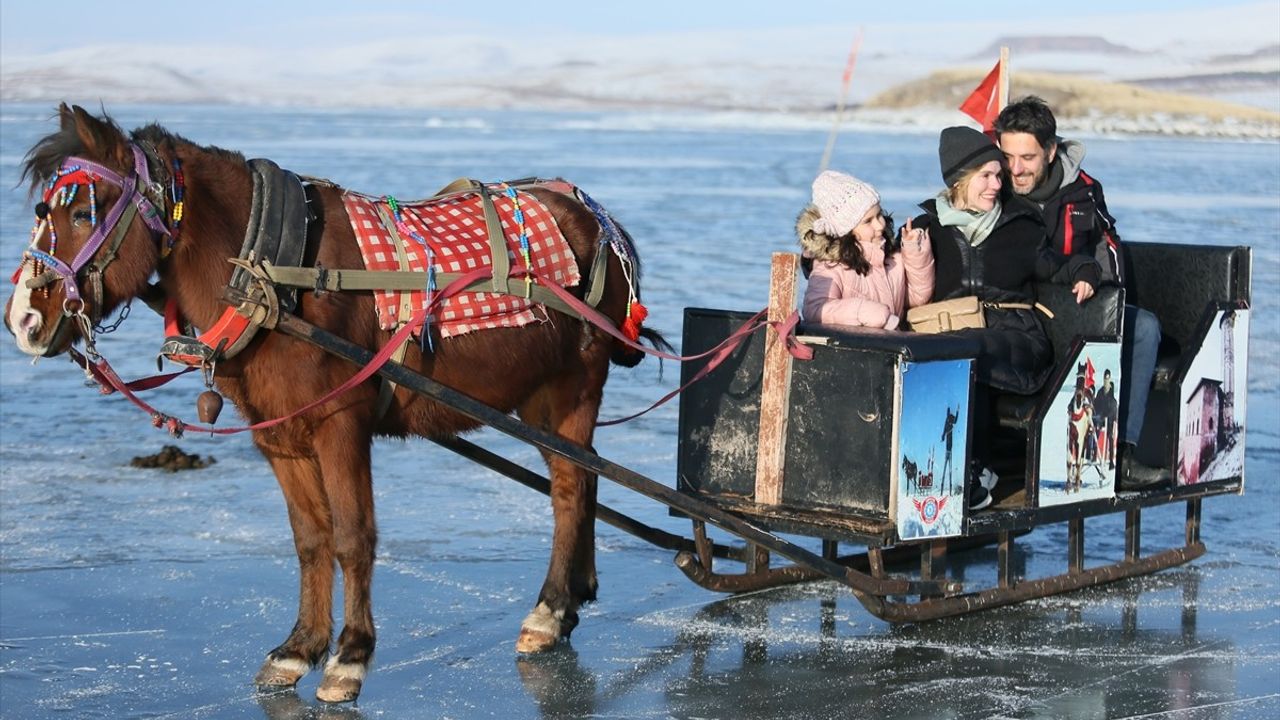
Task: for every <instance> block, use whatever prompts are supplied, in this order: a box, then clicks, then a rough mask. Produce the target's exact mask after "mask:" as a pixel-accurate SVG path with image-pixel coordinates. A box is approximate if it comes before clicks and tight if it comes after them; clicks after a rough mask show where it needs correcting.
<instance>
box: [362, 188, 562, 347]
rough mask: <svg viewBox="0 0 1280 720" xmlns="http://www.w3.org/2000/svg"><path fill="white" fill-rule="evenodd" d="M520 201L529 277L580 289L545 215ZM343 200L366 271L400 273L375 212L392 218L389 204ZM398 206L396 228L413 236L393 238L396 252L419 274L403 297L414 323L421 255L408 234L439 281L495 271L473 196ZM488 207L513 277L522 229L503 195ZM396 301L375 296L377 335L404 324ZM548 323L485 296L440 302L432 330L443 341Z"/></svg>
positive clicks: (525, 303)
mask: <svg viewBox="0 0 1280 720" xmlns="http://www.w3.org/2000/svg"><path fill="white" fill-rule="evenodd" d="M518 197H519V201H520V210H521V212H522V213H523V216H524V227H525V230H526V232H528V234H529V260H530V262H531V263H532V264H533V267H534V271H535V272H537V273H538V274H539V275H542V276H543V277H545V278H549V279H550V280H552V281H554V282H557V283H559V284H560V285H561V286H563V287H573V286H575V285H577V284H578V282H579V281H580V277H579V273H578V264H577V261H576V259H575V257H574V255H573V252H572V251H571V250H570V248H569V243H568V241H566V240H565V238H564V235H563V234H562V233H561V232H560V228H559V226H558V225H556V221H555V219H554V218H553V217H551V212H550V211H549V210H548V209H547V208H546V206H545V205H543V204H542V203H541V202H539V201H538V199H537V198H535V197H534V196H532V195H530V194H528V193H524V192H521V193H519V195H518ZM342 200H343V204H344V205H345V206H346V209H347V217H349V218H350V219H351V228H352V230H354V231H355V234H356V239H357V241H358V242H359V244H360V254H361V256H362V257H363V259H364V265H365V269H367V270H400V269H402V268H401V266H400V260H399V257H398V255H397V251H396V243H397V240H396V237H395V235H393V234H392V232H391V229H389V228H387V227H386V225H384V223H383V222H382V219H381V217H380V214H379V211H381V213H383V214H385V216H386V217H387V218H393V217H394V215H393V214H392V212H391V208H390V207H389V205H388V203H387V201H386V200H385V199H381V198H373V197H369V196H367V195H362V194H359V193H354V192H347V193H344V194H343V197H342ZM397 204H398V205H399V207H400V213H401V221H402V222H403V223H404V225H405V226H407V229H408V230H410V231H412V232H404V230H401V231H400V232H399V233H397V234H399V235H400V236H401V238H400V242H402V243H403V248H402V249H403V252H404V254H405V255H406V257H407V260H408V267H407V268H404V269H407V270H413V271H418V272H422V273H423V286H424V287H423V290H421V291H412V292H410V293H409V302H410V306H411V307H412V309H413V314H414V315H416V314H418V313H420V312H421V311H422V309H423V308H425V307H426V305H427V293H426V287H425V286H426V277H427V276H426V269H427V252H426V249H425V248H424V247H423V246H422V244H421V242H420V241H419V240H418V239H417V238H415V237H414V236H413V235H414V233H416V234H417V236H418V237H420V238H422V239H423V240H425V241H426V243H427V244H428V245H429V246H430V247H431V251H432V253H433V254H434V255H435V266H436V272H437V273H441V272H445V273H464V272H469V271H472V270H475V269H477V268H480V267H491V266H492V265H493V259H492V257H491V256H490V248H489V240H488V234H487V233H486V231H485V221H484V209H483V205H482V204H481V200H480V195H479V194H478V193H461V194H457V195H450V196H448V197H445V198H441V199H431V200H419V201H413V202H409V203H397ZM493 204H494V208H495V210H497V213H498V217H499V219H501V221H502V229H503V234H504V235H505V236H506V244H507V256H508V258H509V259H510V267H511V269H512V271H513V272H514V271H515V270H517V269H519V268H523V267H524V259H523V258H522V257H521V255H520V225H519V223H517V222H516V220H515V210H516V208H515V205H514V203H512V201H511V198H509V197H507V196H506V195H505V194H501V193H494V195H493ZM523 288H524V279H523V278H519V279H515V278H513V279H512V280H511V290H512V291H513V292H520V291H521V290H522V289H523ZM436 289H437V290H439V289H443V288H442V287H437V288H436ZM401 295H402V293H401V292H400V291H394V290H391V291H383V290H378V291H375V292H374V299H375V303H376V306H377V311H378V324H379V326H380V327H381V328H382V329H384V330H392V329H395V328H396V327H397V325H398V323H399V321H401V320H408V319H409V318H401V317H400V315H401V314H402V310H401V302H402V299H403V298H402V297H401ZM546 319H547V317H546V312H545V310H544V309H543V308H542V306H541V305H538V304H536V303H534V302H532V301H530V300H526V299H524V298H522V297H516V296H513V295H504V294H500V293H491V292H465V293H459V294H457V295H454V296H453V297H451V298H448V299H447V300H445V301H444V302H443V303H442V304H441V305H440V306H439V307H438V308H437V311H436V312H435V313H434V314H433V317H432V320H433V322H436V323H437V324H438V325H439V326H440V335H441V336H442V337H452V336H454V335H461V334H463V333H468V332H471V331H473V330H482V329H492V328H500V327H519V326H521V325H527V324H529V323H531V322H533V321H535V320H536V321H539V322H544V321H546Z"/></svg>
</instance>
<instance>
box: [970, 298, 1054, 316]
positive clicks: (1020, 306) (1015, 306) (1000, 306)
mask: <svg viewBox="0 0 1280 720" xmlns="http://www.w3.org/2000/svg"><path fill="white" fill-rule="evenodd" d="M982 307H985V308H994V309H996V310H1039V311H1040V312H1042V313H1044V314H1045V317H1047V318H1049V319H1050V320H1052V319H1053V311H1052V310H1050V309H1049V308H1047V307H1045V306H1044V305H1041V304H1040V303H1036V304H1034V305H1032V304H1030V303H1000V302H984V303H982Z"/></svg>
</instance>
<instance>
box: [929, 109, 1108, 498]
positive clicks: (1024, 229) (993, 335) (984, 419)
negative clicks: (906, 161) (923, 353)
mask: <svg viewBox="0 0 1280 720" xmlns="http://www.w3.org/2000/svg"><path fill="white" fill-rule="evenodd" d="M938 158H939V161H940V164H941V166H942V179H943V181H944V182H945V183H946V185H947V188H946V190H944V191H943V192H941V193H940V194H939V195H938V196H937V197H935V198H933V199H930V200H926V201H925V202H923V203H921V204H920V207H921V208H922V209H923V210H924V214H923V215H921V216H920V217H918V218H916V220H915V222H914V225H915V226H916V227H922V228H926V230H927V232H928V236H929V238H930V241H931V243H932V245H933V257H934V284H933V301H934V302H937V301H940V300H949V299H951V298H958V297H964V296H968V295H975V296H977V297H978V298H980V299H982V300H983V301H986V302H991V303H1016V304H1024V305H1025V304H1034V303H1035V300H1036V296H1035V285H1034V283H1035V282H1036V281H1048V280H1049V279H1050V277H1052V276H1053V275H1054V273H1055V272H1057V271H1058V270H1059V269H1063V266H1064V265H1066V266H1067V267H1066V268H1065V269H1064V273H1065V275H1066V276H1068V277H1070V278H1071V282H1072V283H1073V289H1074V291H1075V293H1076V299H1077V301H1079V302H1083V301H1084V300H1087V299H1088V298H1089V297H1091V296H1092V295H1093V292H1094V288H1096V287H1097V285H1098V279H1099V273H1098V265H1097V263H1096V262H1095V261H1094V260H1093V259H1092V258H1087V257H1084V256H1079V255H1077V256H1072V257H1070V258H1064V257H1062V256H1060V255H1058V254H1056V253H1054V252H1053V249H1052V248H1051V247H1050V246H1049V245H1048V243H1047V241H1046V239H1045V231H1044V223H1043V220H1042V219H1041V216H1040V211H1039V210H1038V209H1037V208H1036V207H1035V206H1034V205H1032V204H1031V203H1029V202H1028V201H1026V200H1024V199H1023V198H1021V197H1018V196H1016V195H1012V194H1010V193H1002V192H1001V190H1002V189H1003V187H1004V182H1003V177H1002V173H1003V160H1004V156H1003V155H1002V154H1001V152H1000V149H999V148H997V147H996V145H995V143H993V142H992V141H991V139H990V138H988V137H987V136H986V135H983V134H982V133H980V132H978V131H977V130H974V129H973V128H969V127H949V128H947V129H945V130H943V131H942V135H941V137H940V138H939V141H938ZM985 315H986V325H987V326H986V327H985V328H972V329H968V330H960V331H958V332H960V333H964V334H969V335H973V336H975V337H976V338H977V339H978V340H979V342H980V343H981V350H980V352H979V354H978V358H977V362H976V368H975V374H976V376H977V381H978V384H977V387H976V389H975V393H974V413H973V423H972V427H973V429H974V432H973V440H974V442H973V448H974V455H975V458H974V462H973V464H972V468H971V478H970V490H969V505H970V507H971V508H972V509H975V510H976V509H980V508H983V507H986V506H987V505H989V504H990V503H991V496H990V493H989V492H988V491H987V490H988V489H989V487H991V486H992V485H993V484H994V479H991V480H990V481H989V482H988V483H987V487H983V484H981V483H979V482H976V478H977V477H978V476H979V475H986V474H988V473H990V470H989V466H990V462H989V459H990V455H989V453H990V442H989V435H988V428H989V427H990V426H991V424H992V422H993V412H992V410H993V408H992V404H993V401H994V393H993V392H992V391H997V392H1008V393H1017V394H1022V395H1028V394H1031V393H1034V392H1036V391H1038V390H1039V389H1040V387H1041V386H1042V385H1043V384H1044V382H1045V380H1046V379H1047V378H1048V376H1049V373H1050V372H1051V370H1052V369H1053V348H1052V347H1051V346H1050V344H1049V338H1048V336H1047V335H1046V334H1045V331H1044V326H1043V325H1041V318H1040V317H1038V315H1037V312H1036V311H1034V310H1028V309H1000V308H989V309H987V310H986V312H985ZM990 477H991V478H994V474H991V475H990Z"/></svg>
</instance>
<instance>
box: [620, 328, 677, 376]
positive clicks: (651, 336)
mask: <svg viewBox="0 0 1280 720" xmlns="http://www.w3.org/2000/svg"><path fill="white" fill-rule="evenodd" d="M640 339H641V340H643V341H646V342H648V343H649V345H650V346H651V347H653V348H654V349H655V350H661V351H663V352H667V353H675V351H676V349H675V348H674V347H672V345H671V343H669V342H667V338H666V337H664V336H663V334H662V333H660V332H658V331H657V330H654V329H653V328H647V327H642V328H640ZM609 359H610V360H611V361H613V364H614V365H620V366H622V367H626V368H632V367H635V366H637V365H639V364H640V361H641V360H644V351H643V350H637V349H635V348H634V347H631V346H630V345H626V344H624V343H623V342H622V341H620V340H614V342H613V354H612V355H610V356H609Z"/></svg>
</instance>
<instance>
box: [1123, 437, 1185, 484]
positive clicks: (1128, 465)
mask: <svg viewBox="0 0 1280 720" xmlns="http://www.w3.org/2000/svg"><path fill="white" fill-rule="evenodd" d="M1136 450H1137V448H1135V447H1134V445H1133V443H1128V442H1122V443H1120V446H1119V448H1117V451H1116V454H1117V455H1118V456H1119V461H1118V462H1117V463H1116V467H1117V471H1116V489H1117V490H1123V491H1125V492H1136V491H1139V490H1155V489H1157V488H1161V487H1165V486H1167V485H1168V484H1169V481H1170V480H1172V479H1173V478H1172V476H1171V475H1170V474H1169V471H1168V470H1166V469H1164V468H1153V467H1151V466H1149V465H1143V464H1142V463H1141V462H1139V461H1138V458H1137V457H1136V452H1135V451H1136Z"/></svg>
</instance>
